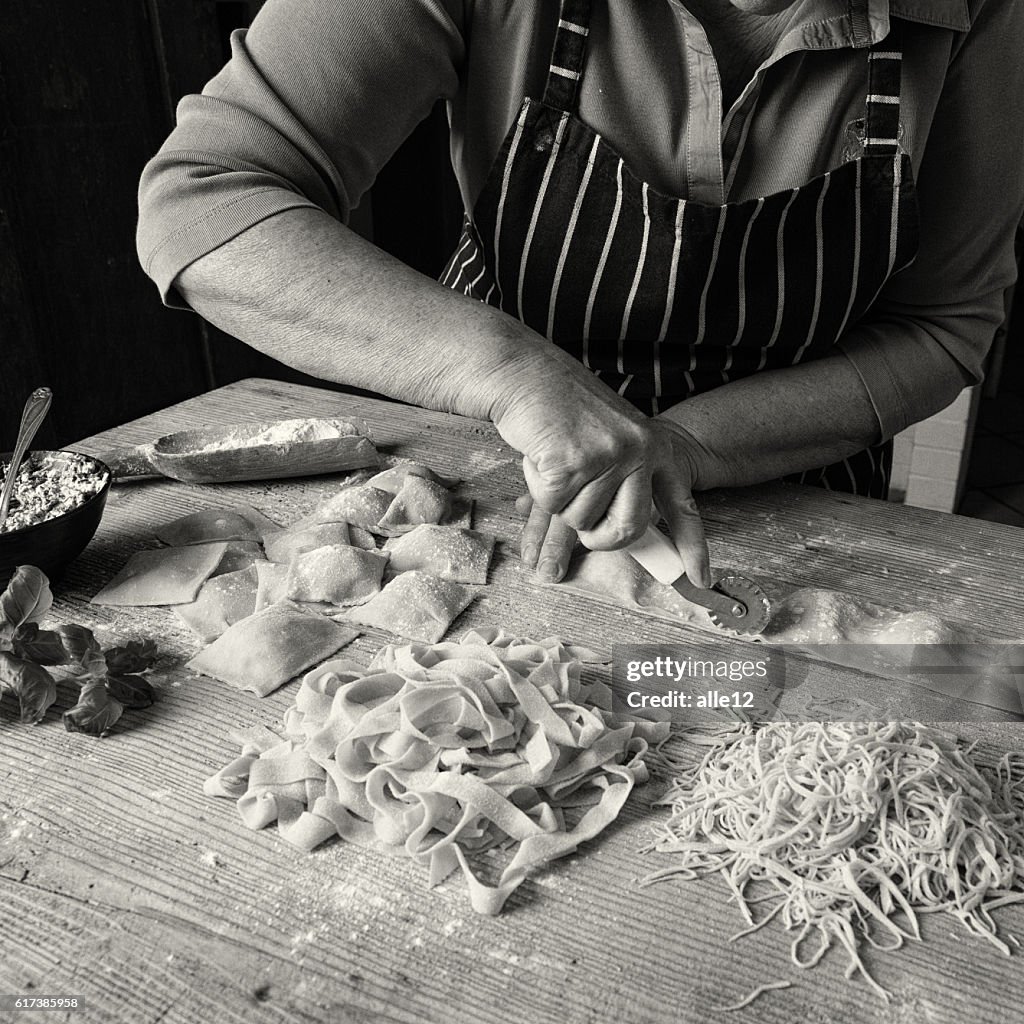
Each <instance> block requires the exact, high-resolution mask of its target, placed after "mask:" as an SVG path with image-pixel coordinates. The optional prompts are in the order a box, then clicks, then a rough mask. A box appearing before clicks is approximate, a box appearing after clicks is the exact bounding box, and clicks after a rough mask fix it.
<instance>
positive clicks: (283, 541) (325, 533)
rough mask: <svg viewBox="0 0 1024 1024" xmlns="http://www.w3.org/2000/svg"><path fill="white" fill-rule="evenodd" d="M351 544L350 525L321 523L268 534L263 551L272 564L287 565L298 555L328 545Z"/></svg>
mask: <svg viewBox="0 0 1024 1024" xmlns="http://www.w3.org/2000/svg"><path fill="white" fill-rule="evenodd" d="M351 543H352V535H351V533H350V532H349V525H348V523H321V524H320V525H319V526H307V527H306V528H305V529H301V530H294V529H289V530H278V532H277V533H272V534H268V535H267V537H266V538H265V539H264V541H263V549H264V550H265V551H266V553H267V558H268V559H270V561H271V562H283V563H285V564H287V563H288V562H290V561H291V560H292V559H293V558H295V556H296V555H302V554H305V553H306V552H307V551H315V550H316V549H317V548H322V547H326V546H327V545H328V544H351Z"/></svg>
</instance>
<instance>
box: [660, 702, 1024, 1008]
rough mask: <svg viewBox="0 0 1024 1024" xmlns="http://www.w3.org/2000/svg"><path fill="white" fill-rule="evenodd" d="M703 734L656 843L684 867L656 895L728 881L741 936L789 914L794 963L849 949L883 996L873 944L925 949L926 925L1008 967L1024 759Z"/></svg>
mask: <svg viewBox="0 0 1024 1024" xmlns="http://www.w3.org/2000/svg"><path fill="white" fill-rule="evenodd" d="M694 738H697V739H698V742H704V743H706V744H708V745H710V747H711V749H710V750H708V752H707V754H706V755H705V756H704V758H703V760H702V761H700V763H699V764H697V765H696V767H693V768H690V769H689V770H684V769H683V768H682V765H681V764H679V763H676V764H675V768H676V770H679V771H681V774H680V775H679V777H677V778H676V780H675V782H674V784H673V785H672V787H671V788H670V789H669V791H668V792H667V793H666V794H665V796H664V797H663V799H662V803H664V804H668V805H669V806H670V807H671V814H670V817H669V819H668V821H667V822H665V823H664V825H662V826H661V827H660V828H659V836H658V839H657V842H656V843H655V845H654V847H653V848H654V849H656V850H657V851H659V852H663V853H671V854H675V855H676V859H675V861H674V863H673V865H672V866H671V867H667V868H665V869H664V870H662V871H659V872H656V873H655V874H652V875H650V876H648V878H646V879H644V883H645V884H646V883H650V882H655V881H660V880H662V879H665V878H671V877H676V878H682V879H695V878H697V877H699V876H702V875H706V874H708V873H711V872H716V871H717V872H719V873H720V874H721V875H722V877H723V878H724V879H725V881H726V882H727V883H728V885H729V886H730V888H731V889H732V891H733V893H734V895H735V898H736V900H737V903H738V905H739V907H740V908H741V910H742V912H743V914H744V916H745V918H746V919H747V922H748V924H749V925H750V927H749V928H747V929H746V930H744V931H742V932H740V933H739V935H737V936H734V938H738V937H739V936H741V935H747V934H750V933H751V932H753V931H756V930H757V929H758V928H761V927H762V926H763V925H765V924H767V923H768V922H769V921H771V920H773V919H775V918H778V919H779V920H781V921H782V923H783V924H784V925H785V927H786V928H787V929H789V930H796V932H797V934H796V937H795V938H794V939H793V943H792V958H793V962H794V963H795V964H796V965H797V966H799V967H813V966H814V965H815V964H816V963H818V962H819V961H820V960H821V958H822V957H823V956H824V955H825V953H826V952H827V950H828V949H829V948H831V946H832V945H833V944H834V943H839V944H840V945H841V946H842V947H843V948H845V949H846V951H847V952H848V954H849V957H850V962H849V965H848V967H847V970H846V976H847V977H848V978H849V977H852V976H853V975H854V974H855V973H856V972H857V971H859V972H860V973H861V974H863V976H864V977H865V978H866V979H867V980H868V982H869V983H870V984H871V985H872V986H873V987H874V989H875V990H876V991H877V992H878V993H879V994H880V995H881V996H882V997H883V998H884V999H888V993H887V992H886V991H885V989H883V988H882V986H881V985H879V984H878V983H877V982H876V981H875V979H873V978H872V977H871V975H870V974H869V973H868V971H867V969H866V967H865V965H864V963H863V961H862V959H861V956H860V950H861V948H862V946H861V942H862V940H863V941H864V942H867V943H868V944H870V945H871V946H874V947H875V948H877V949H882V950H893V949H898V948H899V947H900V946H902V945H903V943H904V942H905V941H906V940H907V939H920V937H921V935H920V930H919V927H918V916H919V915H921V914H930V913H938V912H940V911H941V912H945V913H947V914H950V915H952V916H953V917H956V918H958V919H959V920H960V921H961V922H962V923H963V924H964V926H966V928H967V929H968V930H969V931H971V932H974V933H975V934H977V935H980V936H983V937H984V938H986V939H988V940H989V941H990V942H992V943H993V944H994V945H995V946H996V947H997V948H998V949H999V950H1001V951H1002V952H1003V953H1004V954H1005V955H1007V956H1009V955H1010V946H1009V945H1008V944H1007V942H1006V941H1004V940H1003V939H1002V938H1000V936H999V933H998V929H997V926H996V924H995V922H994V920H993V918H992V916H991V915H992V911H993V910H995V909H996V908H998V907H1001V906H1004V905H1005V904H1008V903H1016V902H1020V901H1024V776H1022V775H1021V773H1020V771H1019V769H1020V767H1021V765H1024V755H1021V754H1014V755H1009V754H1007V755H1005V756H1004V757H1003V759H1002V761H1001V762H1000V763H999V764H998V765H997V767H996V768H995V770H994V771H992V772H988V771H981V770H979V769H978V767H977V766H976V765H975V764H974V761H973V759H972V756H971V751H972V749H973V748H962V747H961V746H960V745H959V744H958V743H957V741H956V740H955V739H953V738H951V737H949V736H947V735H945V734H943V733H941V732H939V731H937V730H935V729H931V728H928V727H926V726H922V725H914V724H908V723H895V722H892V723H885V722H826V723H819V722H799V723H796V722H785V723H773V724H768V725H764V726H761V727H756V726H752V725H749V724H744V725H741V726H736V727H733V728H726V729H722V730H719V731H718V733H717V734H714V735H704V736H695V737H694ZM1014 759H1016V761H1017V764H1014V763H1013V762H1014ZM1015 769H1016V770H1015ZM757 883H762V884H757ZM762 903H765V904H768V905H769V909H768V910H767V913H766V914H764V915H763V916H762V917H761V919H760V920H759V921H757V922H756V923H755V920H754V917H753V915H752V913H751V909H750V908H751V906H752V905H755V904H762ZM1010 941H1011V942H1013V943H1014V944H1015V945H1018V943H1017V942H1016V939H1014V938H1013V937H1012V936H1010Z"/></svg>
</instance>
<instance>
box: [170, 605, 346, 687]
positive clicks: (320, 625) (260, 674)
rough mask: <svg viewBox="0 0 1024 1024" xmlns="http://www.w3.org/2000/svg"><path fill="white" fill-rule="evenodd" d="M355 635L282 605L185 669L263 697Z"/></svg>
mask: <svg viewBox="0 0 1024 1024" xmlns="http://www.w3.org/2000/svg"><path fill="white" fill-rule="evenodd" d="M358 635H359V634H358V632H357V631H356V630H354V629H348V628H347V627H346V626H344V625H342V624H341V623H338V622H335V621H334V620H333V619H328V618H325V617H324V616H323V615H318V614H317V613H316V612H311V611H307V610H305V609H303V608H300V607H298V605H294V604H291V603H290V602H282V603H281V604H274V605H271V606H270V607H269V608H264V609H263V611H260V612H257V613H256V614H255V615H250V616H249V617H248V618H247V619H242V620H241V621H240V622H236V623H235V624H234V625H233V626H231V627H230V628H229V629H227V630H226V631H225V632H224V633H222V634H221V635H220V636H219V637H218V638H217V639H216V640H214V642H213V643H212V644H210V646H209V647H207V648H205V649H203V650H202V651H200V652H199V653H198V654H197V655H196V656H195V657H194V658H193V659H192V660H191V661H189V662H188V663H187V666H186V667H187V668H190V669H192V670H193V671H194V672H201V673H202V674H203V675H207V676H212V677H213V678H214V679H220V680H221V681H222V682H225V683H229V684H230V685H231V686H237V687H238V688H239V689H241V690H253V691H255V692H256V693H258V694H259V695H260V696H261V697H265V696H266V695H267V694H268V693H272V692H273V691H274V690H276V689H277V688H278V687H279V686H282V685H283V684H284V683H286V682H288V680H289V679H293V678H294V677H295V676H297V675H298V674H299V673H300V672H304V671H305V670H306V669H308V668H311V667H312V666H313V665H318V664H320V662H321V661H324V660H325V659H326V658H329V657H330V656H331V655H332V654H334V653H335V651H338V650H340V649H341V648H342V647H344V646H345V645H346V644H348V643H351V642H352V641H353V640H354V639H355V638H356V637H357V636H358Z"/></svg>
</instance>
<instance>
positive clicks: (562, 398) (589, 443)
mask: <svg viewBox="0 0 1024 1024" xmlns="http://www.w3.org/2000/svg"><path fill="white" fill-rule="evenodd" d="M503 373H504V380H503V384H502V387H501V394H500V397H499V398H498V399H497V400H496V401H495V403H494V405H493V406H492V413H491V418H492V420H493V422H494V424H495V426H496V427H497V428H498V431H499V433H500V434H501V436H502V437H503V438H504V439H505V441H507V442H508V443H509V444H510V445H512V446H513V447H514V448H516V449H517V450H518V451H520V452H521V453H522V454H523V474H524V476H525V478H526V484H527V487H528V488H529V491H530V496H531V498H532V499H533V506H534V511H533V512H532V513H531V520H530V531H529V536H528V538H526V540H524V546H525V543H527V542H529V544H530V546H532V547H534V548H536V550H537V551H538V553H539V552H540V551H541V550H542V549H544V550H545V552H546V554H547V555H548V556H551V555H554V554H555V552H554V550H553V549H554V548H556V547H557V548H561V549H564V548H566V547H567V546H571V543H572V535H571V531H576V533H577V534H578V535H579V538H580V540H581V541H582V543H583V544H584V545H585V546H586V547H588V548H591V549H594V550H612V549H616V548H622V547H625V546H626V545H628V544H630V543H631V542H632V541H634V540H637V539H638V538H639V537H640V536H641V535H642V534H643V532H644V530H645V529H646V528H647V525H648V523H649V522H650V519H651V504H652V501H653V502H654V504H655V505H656V506H657V508H658V510H659V511H660V512H661V514H662V515H663V516H664V518H665V520H666V522H667V523H668V526H669V530H670V533H671V535H672V538H673V540H674V541H675V544H676V547H677V548H678V549H679V552H680V555H681V556H682V558H683V564H684V565H685V566H686V570H687V575H688V576H689V577H690V579H691V580H693V581H694V582H695V583H697V585H698V586H705V585H707V584H708V582H709V569H708V555H707V546H706V543H705V541H704V530H703V526H702V524H701V521H700V515H699V513H698V511H697V508H696V504H695V503H694V500H693V494H692V483H693V480H694V479H695V477H696V470H695V465H694V460H695V459H696V457H697V456H698V454H699V446H698V445H696V444H692V445H691V444H687V438H686V436H685V435H684V433H682V432H678V431H675V430H672V429H670V428H669V427H666V426H665V424H663V423H660V422H658V421H656V420H652V419H649V418H647V417H645V416H644V415H643V414H642V413H640V412H638V411H637V410H636V409H634V408H633V406H632V405H630V404H629V403H628V402H627V401H626V400H625V399H623V398H621V397H620V396H619V395H618V394H616V393H615V392H614V391H612V390H611V389H610V388H609V387H607V386H606V385H605V384H603V383H601V382H600V381H599V380H598V379H597V378H596V377H594V376H593V375H592V374H591V373H590V372H589V371H588V370H587V369H586V368H585V367H583V366H582V365H581V364H580V363H578V362H576V360H574V359H572V357H570V356H568V355H567V354H565V353H564V352H562V351H561V350H560V349H558V348H556V347H555V346H553V345H548V346H545V347H544V348H543V349H541V348H538V347H536V346H525V347H524V349H523V350H522V351H521V353H517V354H515V355H513V356H511V357H509V358H508V359H507V361H506V365H505V367H504V368H503ZM538 509H539V510H540V512H539V513H538V512H537V510H538ZM544 514H547V515H548V516H553V517H556V518H555V519H554V520H552V521H551V522H553V523H554V524H555V525H554V527H552V526H551V525H548V527H547V531H548V532H549V533H550V531H551V530H552V529H554V530H556V531H557V532H558V534H559V536H560V538H561V539H560V540H559V543H558V544H557V545H555V544H553V542H550V541H549V542H548V543H545V542H544V540H545V539H544V538H540V537H539V533H540V529H541V528H543V523H542V519H543V515H544ZM538 541H540V543H539V544H538V543H537V542H538ZM564 554H565V557H564V559H556V561H558V562H559V564H560V568H561V571H562V573H564V570H565V567H566V565H567V563H568V551H565V552H564ZM542 557H543V556H542Z"/></svg>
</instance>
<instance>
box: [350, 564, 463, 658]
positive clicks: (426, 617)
mask: <svg viewBox="0 0 1024 1024" xmlns="http://www.w3.org/2000/svg"><path fill="white" fill-rule="evenodd" d="M475 596H476V592H475V591H474V590H472V589H471V588H470V587H466V586H463V585H462V584H461V583H452V582H451V581H450V580H442V579H438V578H437V577H436V576H430V575H428V574H427V573H425V572H419V571H418V570H412V571H411V572H403V573H402V574H401V575H400V576H397V577H395V579H393V580H392V581H391V582H390V583H388V584H387V586H385V587H384V589H383V590H382V591H381V592H380V593H379V594H377V595H376V596H375V597H372V598H371V599H370V600H369V601H367V602H366V604H364V605H361V606H359V607H358V608H353V609H352V610H351V611H350V612H349V613H348V614H347V615H346V616H345V620H346V621H347V622H354V623H359V624H361V625H364V626H377V627H378V628H380V629H386V630H388V631H389V632H391V633H397V634H398V635H399V636H404V637H408V639H410V640H420V641H422V642H423V643H428V644H432V643H437V641H438V640H440V639H441V637H443V636H444V635H445V633H446V632H448V627H449V626H451V624H452V622H454V621H455V619H456V618H458V616H459V615H460V614H461V613H462V611H463V610H464V609H465V608H466V607H467V606H468V605H469V603H470V601H472V600H473V598H474V597H475Z"/></svg>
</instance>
